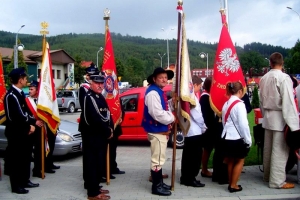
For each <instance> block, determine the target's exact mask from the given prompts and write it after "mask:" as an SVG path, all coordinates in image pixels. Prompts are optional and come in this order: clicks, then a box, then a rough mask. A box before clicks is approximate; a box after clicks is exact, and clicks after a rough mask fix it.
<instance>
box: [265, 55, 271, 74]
mask: <svg viewBox="0 0 300 200" xmlns="http://www.w3.org/2000/svg"><path fill="white" fill-rule="evenodd" d="M265 60H267V61H269V67H268V68H267V72H268V71H269V69H270V68H271V64H270V59H269V58H265Z"/></svg>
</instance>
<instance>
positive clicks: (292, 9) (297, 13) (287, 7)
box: [286, 7, 300, 19]
mask: <svg viewBox="0 0 300 200" xmlns="http://www.w3.org/2000/svg"><path fill="white" fill-rule="evenodd" d="M286 8H287V9H290V10H292V11H294V12H295V13H296V14H297V15H298V16H299V19H300V14H299V13H298V12H297V11H295V10H293V8H291V7H286Z"/></svg>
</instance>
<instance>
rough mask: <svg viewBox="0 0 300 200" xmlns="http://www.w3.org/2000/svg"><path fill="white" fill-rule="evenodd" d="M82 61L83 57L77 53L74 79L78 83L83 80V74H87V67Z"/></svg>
mask: <svg viewBox="0 0 300 200" xmlns="http://www.w3.org/2000/svg"><path fill="white" fill-rule="evenodd" d="M81 61H82V58H81V57H80V56H78V55H76V56H75V63H74V81H75V83H78V84H80V83H82V82H83V79H84V78H83V75H84V74H85V69H84V68H83V67H82V66H81Z"/></svg>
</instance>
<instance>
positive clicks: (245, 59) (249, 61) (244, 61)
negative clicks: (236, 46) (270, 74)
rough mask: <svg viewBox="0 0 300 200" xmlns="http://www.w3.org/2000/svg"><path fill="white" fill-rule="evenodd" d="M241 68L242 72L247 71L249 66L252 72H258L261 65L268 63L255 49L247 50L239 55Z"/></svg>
mask: <svg viewBox="0 0 300 200" xmlns="http://www.w3.org/2000/svg"><path fill="white" fill-rule="evenodd" d="M239 60H240V62H241V65H242V68H243V71H244V72H249V70H250V69H251V68H253V69H254V71H253V72H255V71H256V72H255V73H256V74H259V73H260V72H261V70H262V68H263V67H267V66H268V63H267V62H266V61H265V58H264V57H263V56H262V55H261V54H259V53H258V52H256V51H249V52H246V53H243V54H241V55H240V56H239Z"/></svg>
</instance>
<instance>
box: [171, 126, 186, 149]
mask: <svg viewBox="0 0 300 200" xmlns="http://www.w3.org/2000/svg"><path fill="white" fill-rule="evenodd" d="M173 134H174V129H172V132H171V134H170V136H169V144H170V145H171V146H173V144H174V137H173ZM183 146H184V135H183V132H182V131H181V129H180V128H179V127H178V128H177V134H176V148H177V149H182V148H183Z"/></svg>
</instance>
